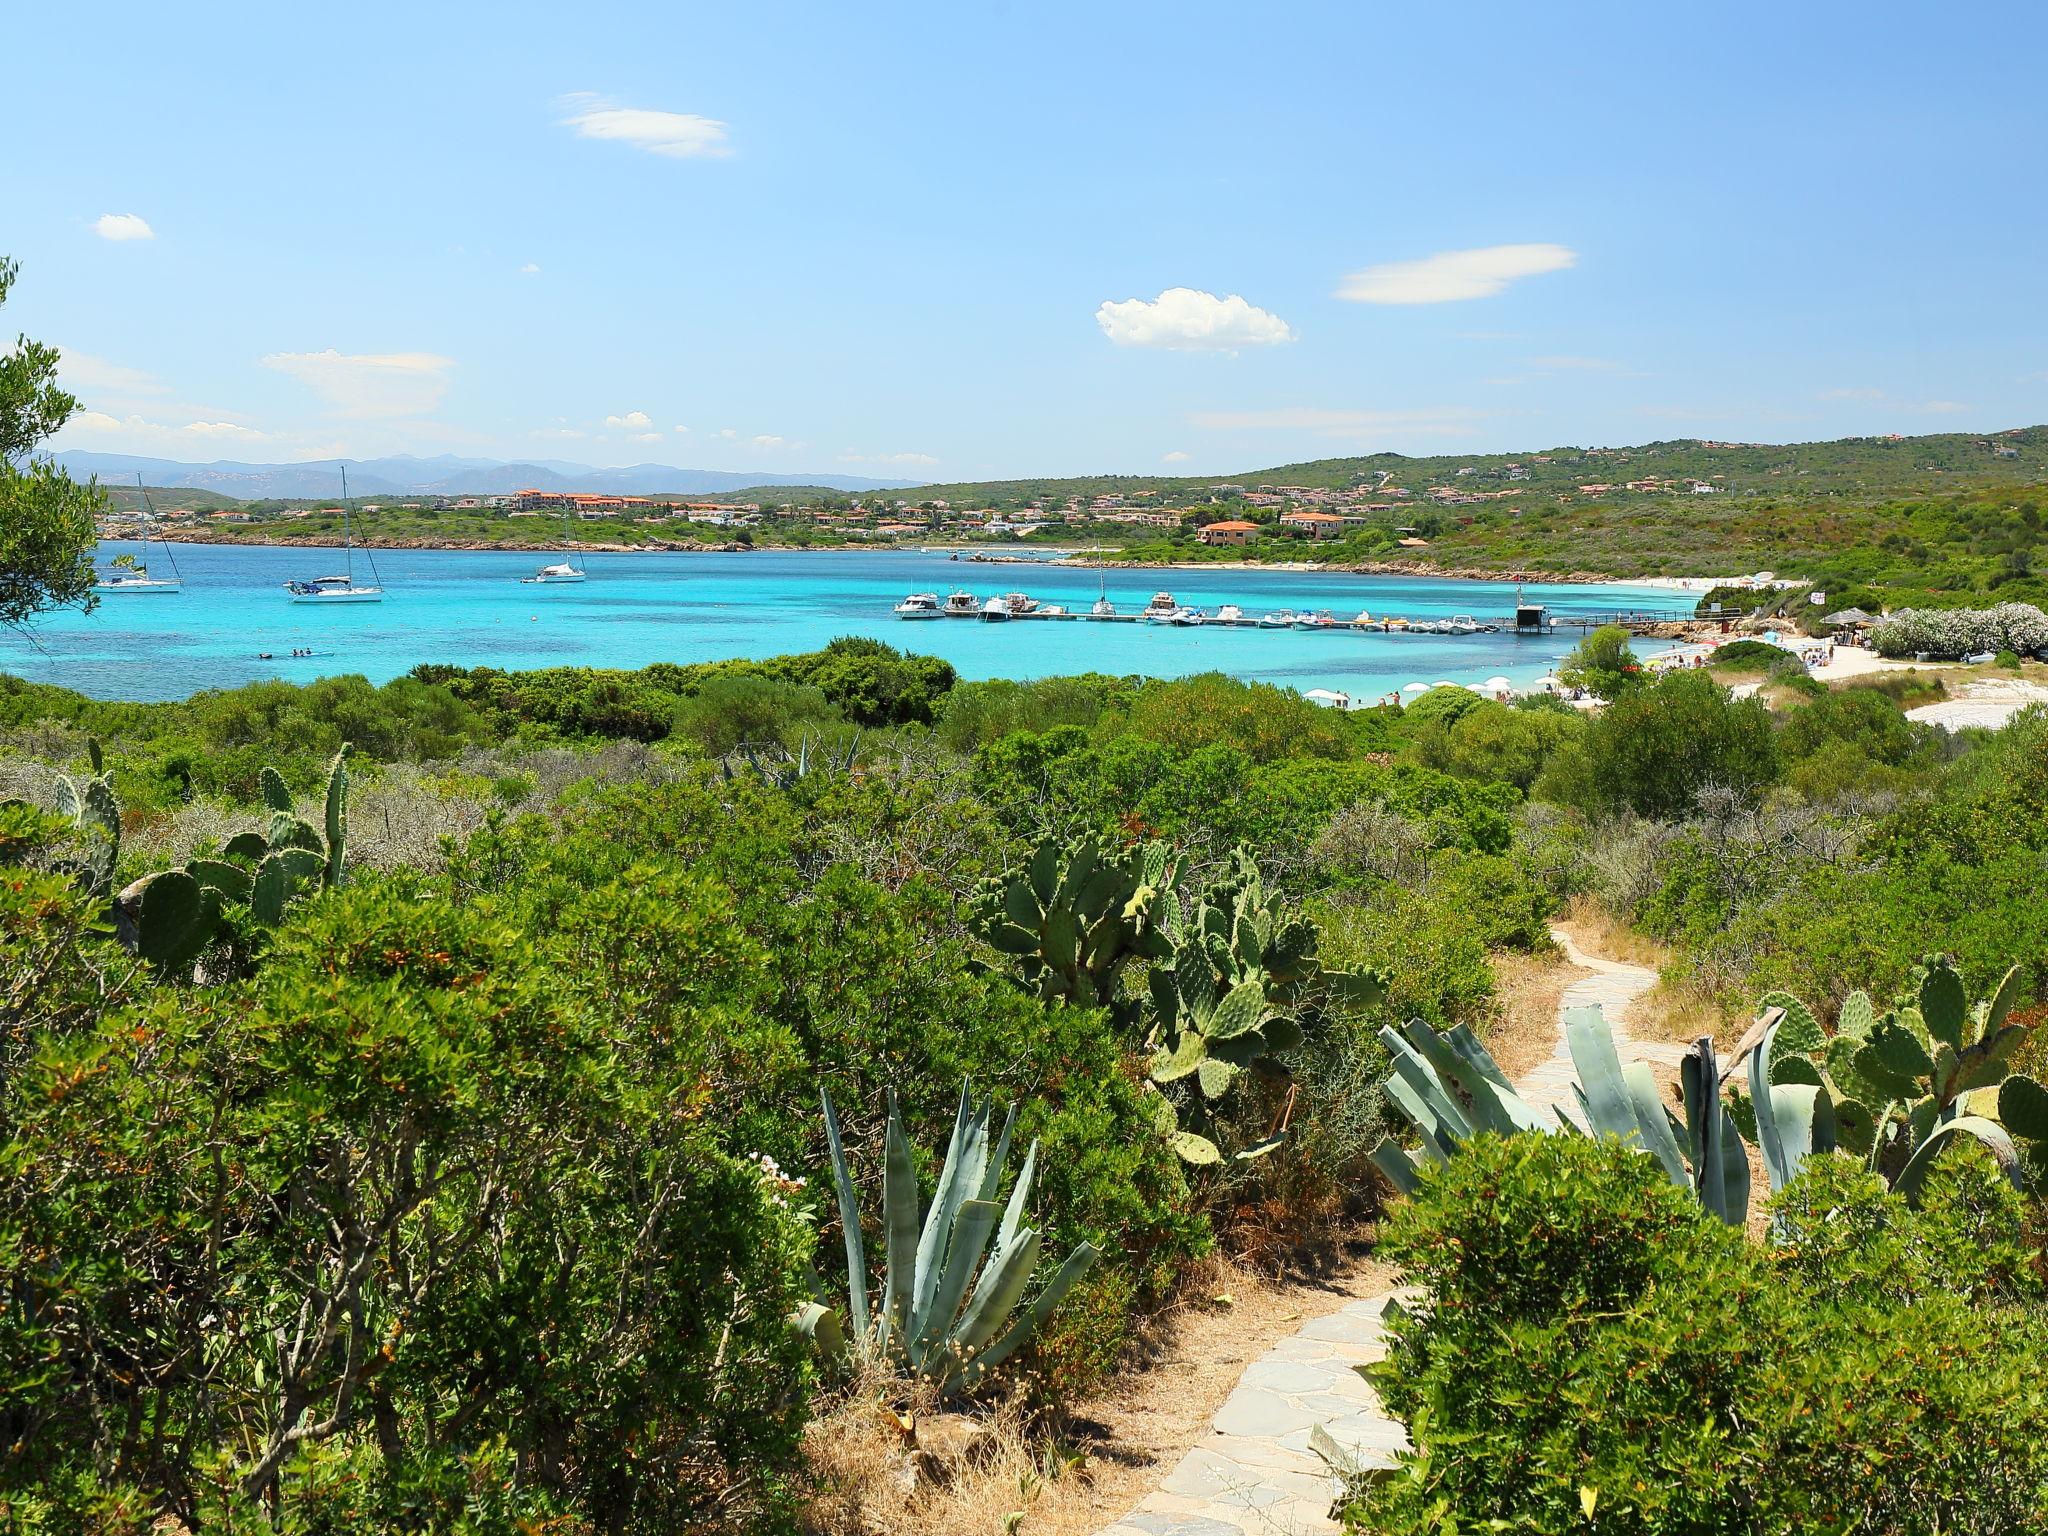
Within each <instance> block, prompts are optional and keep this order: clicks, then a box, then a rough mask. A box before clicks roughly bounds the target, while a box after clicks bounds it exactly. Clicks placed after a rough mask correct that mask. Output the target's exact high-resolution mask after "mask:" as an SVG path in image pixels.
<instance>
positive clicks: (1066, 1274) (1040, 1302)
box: [958, 1243, 1102, 1388]
mask: <svg viewBox="0 0 2048 1536" xmlns="http://www.w3.org/2000/svg"><path fill="white" fill-rule="evenodd" d="M1101 1256H1102V1255H1101V1250H1100V1249H1098V1248H1096V1246H1095V1245H1094V1244H1093V1243H1082V1244H1081V1245H1080V1246H1079V1247H1077V1248H1076V1249H1075V1250H1074V1251H1073V1252H1072V1253H1070V1254H1068V1255H1067V1261H1066V1263H1064V1264H1062V1265H1061V1266H1060V1267H1059V1270H1058V1271H1057V1272H1056V1273H1055V1274H1054V1275H1053V1277H1052V1280H1051V1281H1050V1282H1049V1283H1048V1284H1047V1286H1046V1288H1045V1289H1044V1290H1042V1291H1040V1292H1039V1293H1038V1299H1037V1300H1036V1301H1034V1302H1033V1303H1032V1304H1031V1306H1030V1308H1029V1309H1028V1310H1026V1311H1024V1312H1021V1313H1019V1314H1017V1315H1016V1316H1015V1317H1013V1318H1011V1320H1010V1325H1009V1326H1008V1327H1007V1328H1005V1329H1004V1330H1003V1331H1002V1332H1001V1333H1000V1334H999V1335H997V1337H996V1341H995V1343H993V1344H991V1345H990V1346H989V1347H988V1348H987V1349H985V1350H983V1351H982V1352H981V1354H980V1355H979V1356H977V1357H976V1358H975V1359H974V1360H973V1361H972V1362H971V1363H970V1364H969V1365H968V1366H967V1367H966V1368H965V1369H964V1370H962V1371H961V1372H960V1373H959V1377H958V1384H959V1385H961V1386H964V1387H967V1388H972V1387H973V1386H974V1385H975V1384H976V1383H977V1382H979V1381H980V1380H981V1379H982V1378H983V1377H984V1376H986V1375H987V1374H988V1373H989V1372H990V1371H992V1370H994V1369H995V1368H996V1367H997V1366H999V1365H1001V1364H1002V1363H1003V1362H1004V1361H1005V1360H1007V1359H1009V1358H1010V1356H1011V1355H1013V1354H1014V1353H1016V1352H1017V1351H1018V1350H1019V1349H1021V1348H1023V1347H1024V1345H1025V1344H1027V1343H1029V1342H1030V1341H1031V1339H1032V1338H1033V1337H1035V1336H1036V1335H1037V1332H1038V1330H1039V1328H1040V1327H1041V1326H1042V1325H1043V1324H1044V1322H1045V1320H1046V1319H1047V1318H1048V1317H1050V1316H1052V1310H1053V1308H1054V1307H1057V1306H1058V1305H1059V1304H1060V1303H1061V1302H1062V1301H1063V1300H1065V1299H1066V1294H1067V1292H1068V1291H1070V1290H1072V1289H1073V1288H1074V1285H1075V1284H1076V1283H1077V1282H1078V1281H1079V1280H1080V1278H1081V1277H1082V1276H1083V1275H1085V1274H1087V1273H1088V1271H1089V1269H1090V1268H1092V1267H1093V1266H1094V1263H1095V1261H1096V1260H1097V1259H1098V1258H1100V1257H1101Z"/></svg>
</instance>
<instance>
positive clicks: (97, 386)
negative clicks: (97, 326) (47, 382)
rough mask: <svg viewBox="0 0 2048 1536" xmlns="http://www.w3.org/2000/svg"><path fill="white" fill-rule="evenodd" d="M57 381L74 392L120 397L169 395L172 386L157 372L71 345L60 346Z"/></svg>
mask: <svg viewBox="0 0 2048 1536" xmlns="http://www.w3.org/2000/svg"><path fill="white" fill-rule="evenodd" d="M57 382H58V383H60V384H62V385H63V386H64V387H65V388H66V389H68V390H71V391H72V392H74V393H84V394H92V395H101V396H113V397H116V398H120V399H132V398H135V397H138V396H143V395H150V396H157V395H168V394H169V393H170V392H171V386H170V385H168V384H166V383H164V381H163V380H162V379H159V378H158V377H157V376H156V375H155V374H152V373H144V372H143V371H142V370H141V369H140V368H129V367H125V366H124V365H122V364H120V363H113V362H109V361H107V359H105V358H103V357H95V356H93V355H92V354H91V353H90V352H80V351H77V350H75V349H74V348H71V347H60V348H59V349H58V360H57Z"/></svg>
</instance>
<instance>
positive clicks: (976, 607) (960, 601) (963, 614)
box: [939, 591, 981, 619]
mask: <svg viewBox="0 0 2048 1536" xmlns="http://www.w3.org/2000/svg"><path fill="white" fill-rule="evenodd" d="M939 611H940V612H941V613H942V614H944V615H945V616H946V617H947V618H949V619H971V618H973V617H974V616H975V615H976V614H978V613H980V612H981V599H980V598H978V597H976V596H975V595H974V594H973V593H972V592H960V591H955V592H949V593H947V594H946V602H945V606H944V607H942V608H941V609H940V610H939Z"/></svg>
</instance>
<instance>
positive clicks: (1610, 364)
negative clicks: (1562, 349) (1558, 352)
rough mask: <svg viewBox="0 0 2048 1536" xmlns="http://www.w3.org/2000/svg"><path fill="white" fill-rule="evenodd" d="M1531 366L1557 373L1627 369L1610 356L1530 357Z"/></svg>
mask: <svg viewBox="0 0 2048 1536" xmlns="http://www.w3.org/2000/svg"><path fill="white" fill-rule="evenodd" d="M1527 361H1528V364H1529V366H1530V367H1531V368H1548V369H1551V370H1552V371H1554V372H1559V373H1623V372H1626V371H1627V370H1626V369H1625V368H1624V367H1623V366H1622V365H1621V364H1620V363H1617V362H1616V361H1615V360H1614V359H1613V358H1611V357H1555V356H1553V357H1532V358H1529V359H1527Z"/></svg>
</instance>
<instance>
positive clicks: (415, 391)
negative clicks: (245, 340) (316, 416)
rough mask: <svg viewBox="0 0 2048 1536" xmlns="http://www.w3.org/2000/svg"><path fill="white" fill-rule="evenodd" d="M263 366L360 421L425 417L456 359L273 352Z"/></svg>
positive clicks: (417, 354) (415, 354) (422, 355)
mask: <svg viewBox="0 0 2048 1536" xmlns="http://www.w3.org/2000/svg"><path fill="white" fill-rule="evenodd" d="M262 363H263V366H264V367H266V368H273V369H275V370H277V372H279V373H284V374H289V375H290V376H291V377H293V378H295V379H297V380H298V381H299V382H300V383H301V384H304V385H305V386H306V387H307V388H309V389H311V390H312V391H313V392H314V393H315V394H317V395H318V396H320V398H321V399H322V400H324V401H326V402H327V404H328V405H329V406H331V407H332V408H333V409H334V412H335V414H336V415H339V416H347V417H353V418H359V419H369V418H373V417H388V416H424V415H426V414H427V413H428V412H430V411H432V410H433V409H434V408H435V407H436V406H438V405H439V404H440V403H441V397H442V396H443V395H445V394H447V392H448V370H449V369H451V368H453V367H454V366H455V360H454V359H453V358H448V357H438V356H436V355H435V354H434V353H432V352H365V353H356V354H349V353H343V352H337V351H336V350H335V349H334V348H332V347H329V348H328V349H327V350H326V351H325V352H272V353H271V354H270V355H269V356H267V357H265V358H263V359H262Z"/></svg>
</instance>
